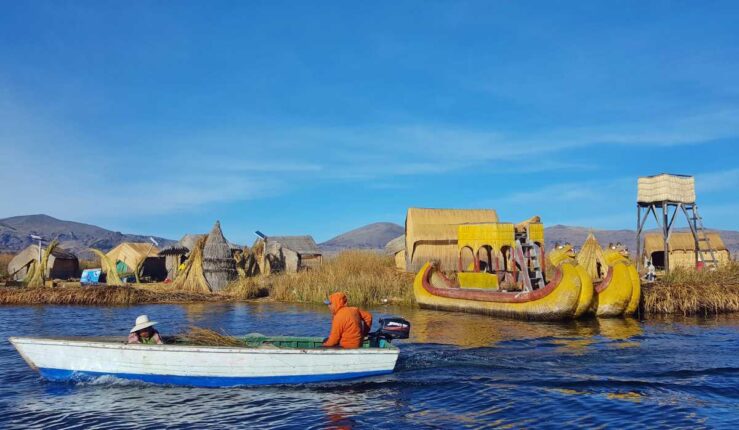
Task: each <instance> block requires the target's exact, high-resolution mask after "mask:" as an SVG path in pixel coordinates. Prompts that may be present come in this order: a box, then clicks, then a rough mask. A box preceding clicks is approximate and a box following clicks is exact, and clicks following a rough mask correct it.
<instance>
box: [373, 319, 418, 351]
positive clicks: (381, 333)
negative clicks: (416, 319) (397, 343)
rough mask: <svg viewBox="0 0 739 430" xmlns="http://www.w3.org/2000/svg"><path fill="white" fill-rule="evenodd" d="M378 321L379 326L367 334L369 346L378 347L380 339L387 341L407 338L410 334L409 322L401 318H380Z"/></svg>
mask: <svg viewBox="0 0 739 430" xmlns="http://www.w3.org/2000/svg"><path fill="white" fill-rule="evenodd" d="M379 323H380V328H378V329H377V330H376V331H373V332H372V333H370V334H369V335H367V337H368V338H369V341H370V347H375V348H376V347H379V346H380V340H384V341H385V342H388V343H389V342H392V341H393V339H408V337H409V336H410V334H411V323H410V322H408V321H407V320H405V319H403V318H400V317H389V318H381V319H380V321H379Z"/></svg>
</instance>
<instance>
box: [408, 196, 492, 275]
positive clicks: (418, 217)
mask: <svg viewBox="0 0 739 430" xmlns="http://www.w3.org/2000/svg"><path fill="white" fill-rule="evenodd" d="M487 222H498V214H497V213H496V212H495V211H494V210H493V209H426V208H409V209H408V212H407V214H406V218H405V253H406V256H405V257H406V270H408V271H410V272H417V271H418V270H420V269H421V267H422V266H423V265H424V264H425V263H426V262H428V261H432V260H434V261H438V262H439V267H440V268H441V270H456V268H457V264H458V258H459V257H458V256H459V251H458V249H457V234H458V233H457V230H458V227H459V225H460V224H468V223H487Z"/></svg>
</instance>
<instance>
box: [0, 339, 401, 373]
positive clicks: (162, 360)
mask: <svg viewBox="0 0 739 430" xmlns="http://www.w3.org/2000/svg"><path fill="white" fill-rule="evenodd" d="M409 327H410V325H408V329H409ZM406 337H407V336H406ZM398 338H402V337H398ZM243 340H244V341H245V346H244V347H221V346H195V345H188V344H187V343H182V342H178V341H172V340H171V339H168V340H165V344H164V345H142V344H127V343H126V339H125V338H74V337H54V338H32V337H11V338H10V342H11V343H12V344H13V346H14V347H15V348H16V349H17V350H18V352H19V353H20V355H21V356H22V357H23V359H24V360H25V361H26V363H28V365H29V366H31V368H33V369H35V370H37V371H38V372H39V373H40V374H41V376H42V377H43V378H45V379H47V380H52V381H70V380H73V381H75V380H87V379H94V378H99V377H103V376H109V377H115V378H121V379H129V380H138V381H143V382H149V383H158V384H173V385H188V386H201V387H228V386H235V385H265V384H299V383H309V382H323V381H338V380H346V379H354V378H363V377H368V376H373V375H384V374H388V373H392V372H393V369H394V368H395V363H396V361H397V359H398V354H399V350H398V348H397V347H395V346H394V345H392V344H391V343H390V341H389V339H385V338H381V339H378V340H377V341H376V342H372V341H367V342H365V344H364V345H363V347H362V348H357V349H341V348H323V347H321V343H322V339H321V338H313V337H264V336H250V337H245V338H243ZM370 345H372V346H370Z"/></svg>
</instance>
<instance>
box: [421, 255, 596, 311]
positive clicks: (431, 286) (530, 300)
mask: <svg viewBox="0 0 739 430" xmlns="http://www.w3.org/2000/svg"><path fill="white" fill-rule="evenodd" d="M549 261H550V263H551V264H552V266H553V267H554V269H555V275H554V277H553V279H551V280H550V281H549V282H548V283H546V284H545V285H544V286H540V287H539V288H535V289H534V288H532V289H530V290H528V291H526V290H524V291H507V290H506V289H505V288H503V287H502V285H501V284H499V280H500V278H501V276H499V275H500V274H498V273H484V272H473V273H468V272H460V273H457V277H456V278H457V279H456V280H454V281H452V280H451V279H449V278H448V277H447V276H445V275H444V273H442V272H441V271H440V270H438V268H437V267H436V266H435V265H434V264H432V263H426V264H425V265H424V266H423V267H422V268H421V270H420V271H419V272H418V274H417V275H416V278H415V281H414V294H415V296H416V301H417V302H418V304H419V305H420V306H421V307H422V308H430V309H440V310H449V311H463V312H473V313H483V314H489V315H496V316H505V317H515V318H521V319H541V320H566V319H572V318H576V317H578V316H580V315H582V314H583V313H585V312H586V311H587V310H588V309H590V306H591V301H592V297H593V286H592V282H591V281H590V277H589V276H587V273H584V272H583V271H581V270H579V269H578V266H577V263H576V261H575V260H574V254H573V252H572V248H571V247H569V246H568V247H565V248H562V249H558V250H555V251H553V252H552V253H550V255H549ZM476 264H477V262H476ZM528 269H529V268H528V267H526V266H524V270H525V272H524V273H526V274H528V273H530V272H529V270H528ZM583 274H584V276H583ZM506 276H507V274H504V275H503V276H502V277H503V279H505V278H506Z"/></svg>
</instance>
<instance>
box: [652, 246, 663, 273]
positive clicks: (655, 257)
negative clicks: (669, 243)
mask: <svg viewBox="0 0 739 430" xmlns="http://www.w3.org/2000/svg"><path fill="white" fill-rule="evenodd" d="M651 257H652V264H653V265H654V268H655V269H659V270H664V268H665V251H655V252H653V253H652V254H651Z"/></svg>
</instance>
